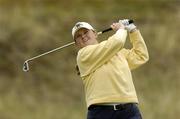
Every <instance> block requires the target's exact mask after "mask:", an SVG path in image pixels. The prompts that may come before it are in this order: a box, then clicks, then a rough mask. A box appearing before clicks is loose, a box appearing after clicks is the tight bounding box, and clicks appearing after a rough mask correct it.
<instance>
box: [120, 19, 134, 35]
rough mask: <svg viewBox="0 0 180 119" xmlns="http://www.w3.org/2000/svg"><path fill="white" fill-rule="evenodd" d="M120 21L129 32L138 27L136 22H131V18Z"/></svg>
mask: <svg viewBox="0 0 180 119" xmlns="http://www.w3.org/2000/svg"><path fill="white" fill-rule="evenodd" d="M119 22H120V23H122V24H123V25H124V26H125V29H126V30H127V31H129V32H132V31H134V30H135V29H136V26H135V25H134V23H129V19H123V20H119Z"/></svg>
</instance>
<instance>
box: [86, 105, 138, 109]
mask: <svg viewBox="0 0 180 119" xmlns="http://www.w3.org/2000/svg"><path fill="white" fill-rule="evenodd" d="M136 105H137V103H125V104H112V105H99V104H98V105H95V104H94V105H91V106H89V108H88V110H91V109H97V108H98V109H109V110H123V109H126V108H130V107H133V106H136Z"/></svg>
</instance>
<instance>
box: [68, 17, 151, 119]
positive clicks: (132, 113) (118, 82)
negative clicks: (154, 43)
mask: <svg viewBox="0 0 180 119" xmlns="http://www.w3.org/2000/svg"><path fill="white" fill-rule="evenodd" d="M110 27H111V28H112V29H113V30H114V31H115V34H114V35H112V36H111V37H109V38H108V39H107V40H105V41H102V42H100V43H98V41H97V32H96V31H95V29H94V28H93V27H92V26H91V25H90V24H88V23H86V22H78V23H76V25H75V26H74V27H73V29H72V36H73V39H74V40H75V43H76V45H77V47H79V51H78V55H77V65H78V68H79V71H80V76H81V78H82V80H83V84H84V88H85V95H86V103H87V107H88V114H87V119H142V117H141V114H140V111H139V108H138V98H137V95H136V91H135V87H134V84H133V80H132V75H131V70H133V69H135V68H137V67H139V66H141V65H142V64H144V63H146V62H147V61H148V59H149V56H148V51H147V47H146V45H145V42H144V40H143V38H142V36H141V33H140V31H139V30H138V29H137V28H136V26H135V25H134V24H133V23H132V24H129V23H128V20H127V19H125V20H120V21H119V22H117V23H113V24H112V25H111V26H110ZM127 34H129V38H130V41H131V43H132V48H131V49H126V48H124V44H125V41H126V39H127Z"/></svg>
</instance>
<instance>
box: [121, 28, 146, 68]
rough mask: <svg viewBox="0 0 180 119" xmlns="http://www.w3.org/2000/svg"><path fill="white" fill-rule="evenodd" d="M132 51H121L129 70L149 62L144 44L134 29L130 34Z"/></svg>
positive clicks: (137, 31)
mask: <svg viewBox="0 0 180 119" xmlns="http://www.w3.org/2000/svg"><path fill="white" fill-rule="evenodd" d="M129 35H130V41H131V43H132V45H133V47H132V49H130V50H128V49H123V53H124V55H125V57H126V59H127V61H128V64H129V67H130V69H134V68H137V67H139V66H141V65H142V64H144V63H146V62H147V61H148V60H149V54H148V50H147V47H146V44H145V42H144V40H143V38H142V36H141V33H140V32H139V30H136V29H134V30H133V31H132V32H131V33H130V34H129Z"/></svg>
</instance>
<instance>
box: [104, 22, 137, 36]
mask: <svg viewBox="0 0 180 119" xmlns="http://www.w3.org/2000/svg"><path fill="white" fill-rule="evenodd" d="M128 22H129V24H132V23H134V21H133V20H132V19H130V20H129V21H128ZM111 30H113V29H112V28H108V29H105V30H103V31H101V33H105V32H108V31H111Z"/></svg>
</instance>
